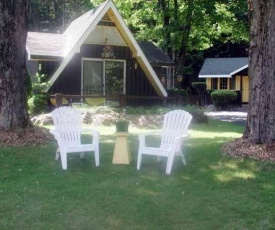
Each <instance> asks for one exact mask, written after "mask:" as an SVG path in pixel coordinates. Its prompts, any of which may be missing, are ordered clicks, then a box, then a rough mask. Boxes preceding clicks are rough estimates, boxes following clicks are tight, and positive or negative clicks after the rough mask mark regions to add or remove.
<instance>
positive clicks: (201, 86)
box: [192, 82, 206, 94]
mask: <svg viewBox="0 0 275 230" xmlns="http://www.w3.org/2000/svg"><path fill="white" fill-rule="evenodd" d="M192 87H193V88H194V89H195V90H196V91H197V92H198V93H199V94H201V93H205V92H206V83H205V82H193V83H192Z"/></svg>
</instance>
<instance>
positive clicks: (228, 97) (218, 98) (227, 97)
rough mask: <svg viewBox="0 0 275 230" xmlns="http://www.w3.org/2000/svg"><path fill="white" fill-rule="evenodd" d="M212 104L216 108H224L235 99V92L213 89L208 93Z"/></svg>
mask: <svg viewBox="0 0 275 230" xmlns="http://www.w3.org/2000/svg"><path fill="white" fill-rule="evenodd" d="M210 96H211V99H212V100H213V102H214V105H215V106H216V107H218V108H221V109H224V108H226V107H227V106H228V105H230V104H231V103H233V102H234V101H235V100H237V96H238V95H237V93H236V92H235V91H230V90H215V91H213V92H211V94H210Z"/></svg>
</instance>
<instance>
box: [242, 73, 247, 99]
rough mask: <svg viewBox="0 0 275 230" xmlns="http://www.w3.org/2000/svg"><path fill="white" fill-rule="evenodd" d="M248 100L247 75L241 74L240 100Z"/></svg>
mask: <svg viewBox="0 0 275 230" xmlns="http://www.w3.org/2000/svg"><path fill="white" fill-rule="evenodd" d="M248 101H249V79H248V76H242V102H243V103H248Z"/></svg>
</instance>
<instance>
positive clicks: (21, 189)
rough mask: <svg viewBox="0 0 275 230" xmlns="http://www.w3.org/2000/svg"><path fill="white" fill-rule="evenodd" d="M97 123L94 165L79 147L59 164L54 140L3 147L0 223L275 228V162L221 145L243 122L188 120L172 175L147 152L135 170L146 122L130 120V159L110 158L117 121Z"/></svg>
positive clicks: (16, 226) (11, 225)
mask: <svg viewBox="0 0 275 230" xmlns="http://www.w3.org/2000/svg"><path fill="white" fill-rule="evenodd" d="M100 130H101V138H100V166H99V167H95V163H94V156H93V155H91V154H89V155H86V156H85V158H84V159H79V156H78V155H77V154H76V155H69V159H68V170H67V171H63V170H62V169H61V163H60V160H59V161H56V160H55V159H54V156H55V150H56V147H57V145H56V143H55V142H53V143H51V144H49V145H47V146H44V147H24V148H0V172H1V173H0V176H1V181H0V182H1V183H0V229H28V230H31V229H47V230H48V229H150V230H151V229H158V230H159V229H160V230H162V229H163V230H167V229H194V230H199V229H230V230H231V229H238V230H239V229H275V203H274V200H275V164H274V163H264V162H258V161H253V160H248V159H244V160H242V159H234V158H230V157H228V156H224V155H222V154H221V151H220V148H221V146H222V145H223V144H224V143H226V142H229V141H232V140H234V139H235V138H238V137H240V136H241V135H242V132H243V127H241V126H237V125H233V124H230V123H226V122H220V121H210V123H209V124H204V125H202V124H196V125H192V126H191V128H190V134H191V136H190V138H189V139H188V140H187V141H186V143H185V146H184V150H185V156H186V161H187V166H183V165H182V163H181V161H180V159H175V161H174V165H173V168H172V172H171V175H169V176H168V175H165V173H164V172H165V166H166V161H163V162H157V160H156V158H155V157H152V156H145V157H144V158H143V161H142V165H141V170H140V171H137V170H136V158H137V150H138V137H137V134H138V133H139V132H141V131H143V130H138V129H134V128H130V133H131V134H130V136H129V142H130V148H131V153H132V156H133V162H132V163H131V164H130V165H113V164H112V156H113V150H114V143H115V135H114V127H110V128H106V127H104V128H100ZM157 141H158V140H156V139H154V138H152V139H151V142H153V143H154V144H156V143H157Z"/></svg>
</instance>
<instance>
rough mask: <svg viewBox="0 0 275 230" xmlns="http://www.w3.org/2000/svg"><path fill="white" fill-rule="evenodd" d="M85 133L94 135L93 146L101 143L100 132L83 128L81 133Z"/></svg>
mask: <svg viewBox="0 0 275 230" xmlns="http://www.w3.org/2000/svg"><path fill="white" fill-rule="evenodd" d="M83 132H89V133H92V135H93V137H92V144H95V143H98V142H99V136H100V133H99V131H97V130H95V129H91V128H81V133H83Z"/></svg>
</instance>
